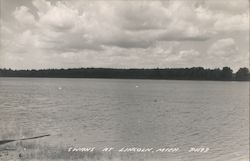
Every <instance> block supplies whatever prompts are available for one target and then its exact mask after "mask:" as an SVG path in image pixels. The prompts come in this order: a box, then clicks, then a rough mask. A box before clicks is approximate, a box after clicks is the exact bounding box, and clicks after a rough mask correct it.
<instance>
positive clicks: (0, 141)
mask: <svg viewBox="0 0 250 161" xmlns="http://www.w3.org/2000/svg"><path fill="white" fill-rule="evenodd" d="M46 136H50V135H49V134H47V135H40V136H35V137H30V138H23V139H13V140H0V145H2V144H7V143H10V142H14V141H21V140H32V139H38V138H42V137H46Z"/></svg>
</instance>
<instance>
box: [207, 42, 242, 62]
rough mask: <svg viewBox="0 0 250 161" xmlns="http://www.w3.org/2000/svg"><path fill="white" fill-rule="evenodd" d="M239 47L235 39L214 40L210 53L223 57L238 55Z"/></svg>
mask: <svg viewBox="0 0 250 161" xmlns="http://www.w3.org/2000/svg"><path fill="white" fill-rule="evenodd" d="M238 51H239V49H238V47H237V46H236V43H235V41H234V39H232V38H226V39H220V40H217V41H216V42H214V43H213V44H212V45H211V47H210V48H209V50H208V54H209V55H216V56H221V57H228V56H236V54H238Z"/></svg>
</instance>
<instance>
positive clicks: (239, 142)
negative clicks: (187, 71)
mask: <svg viewBox="0 0 250 161" xmlns="http://www.w3.org/2000/svg"><path fill="white" fill-rule="evenodd" d="M45 134H50V135H51V136H48V137H44V138H40V139H34V140H27V141H17V142H13V143H9V144H5V145H0V148H3V147H11V148H14V149H15V150H14V151H12V152H9V156H10V157H13V158H15V157H17V155H16V154H17V153H18V154H22V155H21V156H20V155H19V157H17V158H16V159H17V160H18V159H20V160H22V159H23V158H24V159H26V160H74V159H81V158H84V159H85V160H98V159H99V160H119V161H120V160H125V161H126V160H160V161H165V160H170V161H190V160H192V161H225V160H227V161H247V160H248V159H249V154H248V153H249V83H248V82H222V81H221V82H220V81H177V80H139V79H134V80H131V79H68V78H67V79H66V78H0V138H1V140H3V139H18V138H19V139H20V138H26V137H34V136H39V135H45ZM70 147H72V148H93V147H94V148H95V149H96V152H95V154H86V153H84V154H83V152H68V149H69V148H70ZM105 147H112V148H114V150H113V151H112V152H103V151H102V149H103V148H105ZM133 147H135V148H153V150H152V151H150V152H129V153H128V152H119V151H118V150H121V148H133ZM162 148H179V151H177V152H157V149H162ZM190 148H209V151H208V152H189V150H190ZM80 153H81V154H80ZM88 153H92V152H88ZM7 158H8V157H7ZM0 159H1V157H0Z"/></svg>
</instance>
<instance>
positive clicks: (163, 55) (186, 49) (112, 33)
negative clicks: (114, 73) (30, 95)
mask: <svg viewBox="0 0 250 161" xmlns="http://www.w3.org/2000/svg"><path fill="white" fill-rule="evenodd" d="M29 3H30V4H29V5H24V4H23V6H16V7H15V9H14V10H13V11H12V16H13V18H14V19H13V20H12V19H9V22H7V21H6V20H5V21H4V20H2V19H1V30H0V32H1V36H2V37H1V57H2V58H5V63H6V64H8V63H7V62H9V64H11V66H18V65H20V66H19V67H26V66H27V67H31V68H32V67H35V66H37V68H38V67H42V66H43V65H41V64H44V66H45V67H46V66H55V67H59V66H64V65H63V64H65V67H75V66H79V67H81V66H96V67H97V66H101V67H112V66H113V67H130V66H131V67H178V66H182V67H185V66H190V65H191V66H192V65H199V66H202V64H207V66H211V67H212V66H216V65H218V64H219V62H218V61H219V60H220V61H222V62H230V60H231V61H232V62H235V60H236V59H237V60H238V61H237V62H235V63H237V64H239V62H242V61H243V60H241V59H239V58H236V57H237V56H238V57H241V56H243V54H242V53H246V52H245V51H246V50H247V51H248V46H247V45H244V44H243V43H241V41H243V40H242V39H241V36H240V35H239V33H241V34H242V35H244V36H245V35H247V34H248V32H249V25H248V24H249V9H248V8H247V7H246V6H247V4H248V2H247V0H241V3H236V2H234V1H233V0H229V1H210V0H193V1H191V2H190V1H157V0H156V1H143V0H140V1H112V2H106V1H81V0H75V1H69V0H64V1H49V0H33V1H31V2H29ZM225 37H228V38H225ZM247 41H249V39H248V40H247ZM239 44H241V45H239ZM244 57H245V56H244ZM36 58H39V62H40V63H38V64H37V65H36V64H33V63H30V62H31V61H32V62H35V61H36V60H35V59H36ZM232 59H234V60H232ZM17 60H20V61H21V60H22V62H23V63H25V64H27V65H21V64H20V63H19V64H18V63H17ZM224 60H227V61H224ZM11 61H12V62H11ZM14 62H15V63H16V64H17V65H14V64H15V63H14ZM244 62H245V61H244ZM53 64H54V65H53Z"/></svg>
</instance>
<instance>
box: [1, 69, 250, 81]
mask: <svg viewBox="0 0 250 161" xmlns="http://www.w3.org/2000/svg"><path fill="white" fill-rule="evenodd" d="M0 77H48V78H119V79H172V80H218V81H249V80H250V74H249V69H248V68H246V67H243V68H240V69H239V70H238V71H237V72H236V73H233V70H232V69H231V68H230V67H223V68H221V69H220V68H215V69H205V68H203V67H192V68H164V69H161V68H154V69H114V68H70V69H39V70H12V69H6V68H3V69H0Z"/></svg>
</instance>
